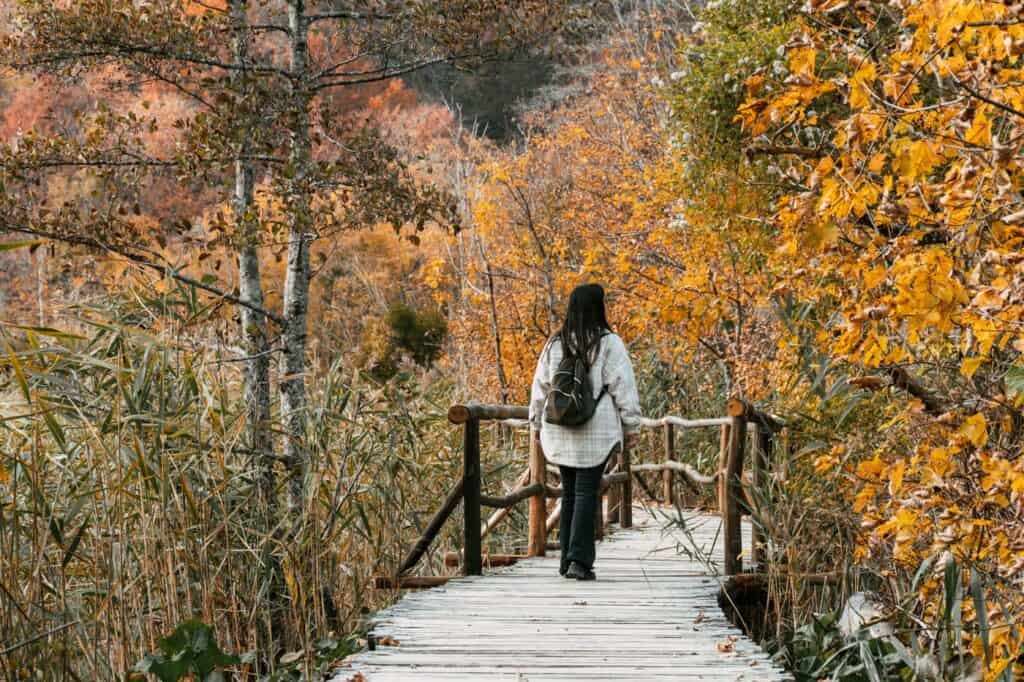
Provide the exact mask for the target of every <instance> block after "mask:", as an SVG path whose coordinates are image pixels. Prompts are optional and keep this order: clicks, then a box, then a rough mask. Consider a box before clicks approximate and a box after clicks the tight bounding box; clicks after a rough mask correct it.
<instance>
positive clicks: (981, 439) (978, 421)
mask: <svg viewBox="0 0 1024 682" xmlns="http://www.w3.org/2000/svg"><path fill="white" fill-rule="evenodd" d="M957 433H959V434H960V435H961V436H964V437H965V438H966V439H967V440H969V441H970V442H971V444H973V445H974V446H975V447H979V448H980V447H981V446H983V445H985V443H987V442H988V422H986V421H985V415H983V414H982V413H980V412H979V413H978V414H974V415H971V416H970V417H968V418H967V421H965V422H964V423H963V426H961V427H960V430H959V431H957Z"/></svg>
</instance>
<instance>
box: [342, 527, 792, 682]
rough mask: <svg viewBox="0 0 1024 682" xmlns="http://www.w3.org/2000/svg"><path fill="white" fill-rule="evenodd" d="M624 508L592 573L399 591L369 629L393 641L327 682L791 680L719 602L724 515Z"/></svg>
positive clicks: (544, 560)
mask: <svg viewBox="0 0 1024 682" xmlns="http://www.w3.org/2000/svg"><path fill="white" fill-rule="evenodd" d="M632 511H633V515H634V519H633V520H634V526H633V527H632V528H629V529H616V530H615V532H614V533H612V534H610V535H609V536H608V539H607V540H605V541H604V542H602V543H600V544H599V545H598V557H597V562H596V564H595V571H596V572H597V575H598V579H597V580H596V581H593V582H577V581H574V580H566V579H564V578H561V577H559V575H558V563H559V560H558V557H557V555H556V556H548V557H533V558H529V559H524V560H522V561H520V562H519V563H518V564H516V565H515V566H510V567H507V568H496V569H491V570H489V571H488V574H487V575H485V576H469V577H459V578H454V579H453V580H452V581H451V582H449V583H448V584H446V585H444V586H443V587H437V588H434V589H432V590H429V591H424V592H416V593H410V594H407V595H406V596H405V597H404V598H403V599H402V600H401V601H400V602H398V603H396V604H394V605H393V606H392V607H390V608H388V609H386V610H384V611H382V612H381V613H379V614H378V615H377V616H376V617H375V618H374V619H373V620H372V625H371V627H372V628H373V632H374V634H375V635H376V636H377V638H378V640H380V639H381V638H382V637H384V636H388V637H391V638H392V639H393V640H394V641H396V642H397V646H390V647H388V646H378V648H377V649H376V651H372V652H370V651H365V652H362V653H360V654H357V655H355V656H354V657H352V658H350V659H349V660H348V661H347V662H346V664H345V667H344V668H342V669H340V670H338V671H337V672H336V673H335V674H334V677H333V678H332V682H345V681H347V680H350V679H362V680H367V681H368V682H388V681H389V680H403V681H406V680H417V681H419V680H425V681H426V682H430V681H431V680H438V681H442V680H443V681H445V682H449V681H458V680H465V681H468V680H516V681H517V682H518V681H520V680H544V681H545V682H549V681H551V680H618V681H621V680H623V679H628V680H654V681H660V680H708V681H709V682H717V681H719V680H721V681H723V682H724V681H725V680H730V681H731V680H748V681H750V682H754V681H757V680H764V681H774V680H789V679H792V678H791V677H790V676H789V675H787V674H786V673H785V672H784V671H783V670H781V669H780V668H779V667H778V666H776V665H775V664H774V663H773V662H772V661H771V660H770V658H769V657H768V656H767V654H765V652H764V651H762V650H761V649H760V647H758V646H757V645H756V644H755V643H754V642H752V641H750V640H748V639H747V638H745V637H743V636H742V633H741V632H740V631H739V630H737V629H736V628H735V627H733V625H732V624H731V623H729V621H728V620H727V619H726V617H725V615H724V614H723V613H722V611H721V609H720V608H719V606H718V601H717V597H718V591H719V589H720V586H721V585H722V582H723V580H724V579H725V578H724V576H722V575H721V564H722V553H721V550H718V551H716V549H715V548H716V547H720V546H721V545H720V544H718V543H719V542H720V535H721V519H720V518H719V517H716V516H715V515H712V514H701V513H695V512H684V513H683V516H681V517H680V516H677V512H676V510H664V509H647V508H641V507H636V508H634V509H633V510H632ZM742 530H743V532H744V534H746V535H748V536H749V533H750V526H749V524H746V523H745V524H743V526H742ZM680 548H686V549H688V550H690V552H692V553H694V554H700V555H703V556H706V557H707V558H706V559H703V560H702V559H699V558H695V557H694V556H691V555H689V554H683V553H680ZM720 644H723V645H725V649H727V650H726V651H722V650H720V647H719V645H720ZM357 674H358V675H361V676H362V678H358V677H356V675H357Z"/></svg>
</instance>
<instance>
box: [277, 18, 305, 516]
mask: <svg viewBox="0 0 1024 682" xmlns="http://www.w3.org/2000/svg"><path fill="white" fill-rule="evenodd" d="M288 27H289V29H290V30H291V50H290V55H289V57H290V65H289V68H290V70H291V76H292V81H291V86H290V87H291V106H292V112H291V115H292V119H291V166H292V168H291V173H292V178H291V180H290V183H289V193H288V194H289V196H288V205H289V209H290V218H289V219H290V225H289V234H288V265H287V267H288V270H287V273H286V275H285V284H284V330H283V341H284V348H283V351H282V358H281V380H280V390H281V418H282V420H283V422H284V429H285V437H284V458H285V461H286V462H287V465H288V475H289V479H288V502H289V509H290V511H291V512H292V514H293V515H294V514H296V513H301V511H302V509H303V508H304V504H305V498H306V485H307V478H308V475H309V452H308V450H307V449H306V368H307V363H306V341H307V329H306V324H307V321H306V317H307V312H308V310H309V245H310V242H311V241H312V237H313V235H312V224H311V223H312V221H311V217H310V193H309V186H308V178H309V175H310V170H311V165H312V153H311V144H310V130H309V129H310V101H311V99H312V92H311V90H310V83H309V82H308V78H309V74H308V68H309V42H308V34H309V18H308V16H307V15H306V2H305V0H288Z"/></svg>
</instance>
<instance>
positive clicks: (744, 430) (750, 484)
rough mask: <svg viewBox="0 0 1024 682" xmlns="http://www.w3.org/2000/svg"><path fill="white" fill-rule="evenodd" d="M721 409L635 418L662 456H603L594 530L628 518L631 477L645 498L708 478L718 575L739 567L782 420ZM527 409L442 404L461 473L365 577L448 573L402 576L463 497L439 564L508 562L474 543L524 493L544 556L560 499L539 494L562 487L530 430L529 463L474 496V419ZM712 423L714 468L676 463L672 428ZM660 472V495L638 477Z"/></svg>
mask: <svg viewBox="0 0 1024 682" xmlns="http://www.w3.org/2000/svg"><path fill="white" fill-rule="evenodd" d="M726 414H727V416H725V417H712V418H707V419H684V418H682V417H678V416H675V415H665V416H662V417H659V418H656V419H652V418H643V419H642V421H641V427H642V428H645V429H660V430H661V432H662V434H663V440H662V443H663V449H664V458H665V459H664V460H663V461H661V462H654V463H642V464H633V463H632V462H631V453H630V452H629V450H628V449H627V448H620V449H619V454H618V456H617V458H615V459H614V461H612V462H610V463H609V469H610V471H609V472H608V473H606V474H605V475H604V476H603V477H602V479H601V486H600V494H601V495H604V494H607V495H608V503H607V505H606V506H605V505H602V506H601V507H599V513H598V518H597V519H596V520H597V522H598V526H597V532H598V533H599V534H601V533H603V526H604V523H605V522H606V519H605V517H604V513H603V512H600V509H602V508H604V509H605V510H606V513H607V515H608V517H607V522H609V523H610V522H614V521H617V522H618V524H619V526H620V527H623V528H628V527H630V526H631V525H632V509H633V492H632V489H633V485H632V484H633V482H634V479H635V480H636V482H637V483H638V484H639V485H640V487H641V488H642V489H643V491H644V493H646V495H647V497H648V498H650V499H655V500H661V501H663V502H665V503H667V504H670V505H675V504H677V502H678V498H677V495H676V479H677V478H678V479H679V480H681V481H682V482H683V483H684V484H685V485H686V486H687V487H688V488H690V489H691V490H692V491H694V492H696V493H699V492H701V490H702V489H704V488H707V487H710V486H715V487H716V488H717V492H718V501H719V511H720V513H721V515H722V534H723V545H724V555H725V556H724V564H723V570H724V573H725V575H726V576H736V575H739V574H740V573H741V572H742V570H743V564H742V557H743V556H744V553H743V542H742V534H741V529H740V521H741V517H742V515H743V514H744V513H754V512H757V513H763V510H758V509H755V507H756V505H757V503H758V500H760V499H762V496H757V495H752V494H750V493H751V489H753V488H762V487H763V486H765V484H766V482H767V480H768V478H767V469H768V467H769V463H770V453H771V449H772V440H773V437H774V435H775V434H776V433H778V432H779V431H780V430H781V429H782V428H783V427H784V426H785V421H784V420H783V419H781V418H780V417H778V416H777V415H774V414H771V413H769V412H765V411H763V410H760V409H758V408H757V407H755V406H754V405H752V404H750V403H748V402H746V401H743V400H741V399H738V398H734V399H731V400H729V401H728V403H727V404H726ZM528 418H529V408H527V407H526V406H517V405H484V404H478V403H469V404H466V405H453V406H452V407H451V408H450V409H449V410H448V420H449V421H450V422H451V423H452V424H457V425H461V426H463V429H464V433H463V476H462V477H461V478H460V479H459V481H457V483H456V484H455V486H454V487H453V488H452V490H451V491H450V492H449V494H448V496H447V497H446V498H445V500H444V502H443V504H442V505H441V508H440V509H439V510H438V511H437V512H436V513H435V514H434V516H433V517H432V518H431V520H430V522H429V523H428V524H427V527H426V528H425V529H424V531H423V534H422V536H421V537H420V538H419V540H418V541H417V542H416V544H415V545H414V546H413V548H412V549H411V550H410V551H409V552H408V554H407V555H406V556H405V558H404V559H403V560H402V563H401V564H400V565H399V569H398V574H397V576H395V577H380V576H378V577H376V578H375V580H374V584H375V585H377V586H378V587H391V588H402V587H429V586H432V585H438V584H443V583H444V581H445V580H447V578H443V577H442V578H435V577H429V576H428V577H403V576H404V574H406V573H408V572H409V571H410V570H411V569H412V568H413V567H415V566H416V564H417V563H418V562H419V561H420V559H421V558H422V557H423V555H424V554H425V553H426V552H427V550H428V549H429V547H430V545H431V543H432V542H433V541H434V539H435V538H436V537H437V535H438V534H439V533H440V531H441V529H442V527H443V526H444V524H445V522H446V521H447V520H448V518H449V517H450V516H451V514H452V512H453V511H454V510H455V507H457V506H458V504H459V502H460V501H461V502H462V504H463V518H464V524H463V538H462V539H463V542H462V550H461V551H460V552H458V553H454V552H449V553H448V554H446V555H445V557H444V563H445V565H447V566H454V565H456V564H458V563H461V566H462V573H463V575H480V574H481V573H482V569H483V566H484V564H488V565H507V564H505V563H502V562H506V561H507V562H512V561H514V559H513V558H510V557H511V555H493V556H491V555H485V554H483V553H482V551H481V540H482V539H483V538H485V537H487V535H488V534H489V533H491V532H492V531H493V530H494V528H495V527H496V526H497V525H498V524H499V523H500V522H501V521H502V520H503V519H505V518H506V517H507V516H508V514H509V511H510V510H511V509H512V508H513V507H514V506H515V505H517V504H519V503H520V502H523V501H529V507H530V509H529V537H528V540H529V541H528V550H527V556H543V555H544V553H545V551H546V550H547V549H549V547H550V544H549V543H548V542H547V536H548V534H549V533H550V532H551V530H552V529H553V528H554V527H555V526H557V524H558V519H559V516H560V513H561V503H560V502H559V503H557V504H556V505H555V506H554V508H553V509H550V510H549V509H548V506H547V504H546V503H545V500H546V499H548V498H558V497H560V496H561V494H562V489H561V488H560V487H556V486H552V485H549V484H548V482H547V481H548V478H549V476H551V475H555V476H557V475H558V470H557V468H555V467H553V466H551V465H548V464H547V462H546V461H545V460H544V454H543V452H541V450H540V446H539V440H538V439H537V438H535V437H534V436H533V435H532V434H531V437H530V458H529V467H528V468H527V469H526V470H525V471H523V473H522V474H521V475H520V476H519V477H518V480H517V481H516V482H515V484H514V485H513V489H512V490H511V491H510V492H508V493H506V494H505V495H501V496H493V495H484V494H482V490H481V488H482V481H481V466H480V424H481V422H494V423H499V424H501V425H502V426H505V427H510V428H519V427H525V426H529V421H528ZM710 427H718V428H719V429H720V430H721V439H720V446H719V462H718V468H717V471H715V473H713V474H711V475H708V474H704V473H702V472H700V471H698V470H697V469H695V468H694V467H693V466H691V465H689V464H686V463H684V462H679V461H678V457H677V453H676V447H675V436H676V432H677V430H678V429H693V428H710ZM748 439H749V440H750V445H749V449H750V451H751V465H750V468H751V473H750V475H749V476H744V473H743V469H744V460H745V459H746V457H745V454H746V451H747V450H748V445H747V440H748ZM645 473H653V474H657V473H660V474H661V480H662V491H663V494H662V495H661V496H660V497H659V496H658V495H657V494H656V492H655V489H654V488H652V487H651V486H650V485H648V482H647V481H646V480H645V479H643V478H642V477H641V474H645ZM482 507H491V508H495V509H496V510H497V511H495V512H494V513H493V514H491V515H490V516H489V517H488V519H487V521H486V522H485V523H482V522H481V516H480V514H481V508H482ZM763 545H764V540H763V533H762V532H761V529H760V527H758V524H755V529H754V540H753V546H752V547H751V551H750V553H749V556H750V557H751V558H752V559H753V562H754V563H756V564H757V565H758V566H759V570H763Z"/></svg>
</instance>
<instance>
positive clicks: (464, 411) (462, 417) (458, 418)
mask: <svg viewBox="0 0 1024 682" xmlns="http://www.w3.org/2000/svg"><path fill="white" fill-rule="evenodd" d="M469 416H470V410H469V407H467V406H466V405H452V406H451V407H449V408H448V421H450V422H451V423H452V424H465V423H466V422H468V421H469Z"/></svg>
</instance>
